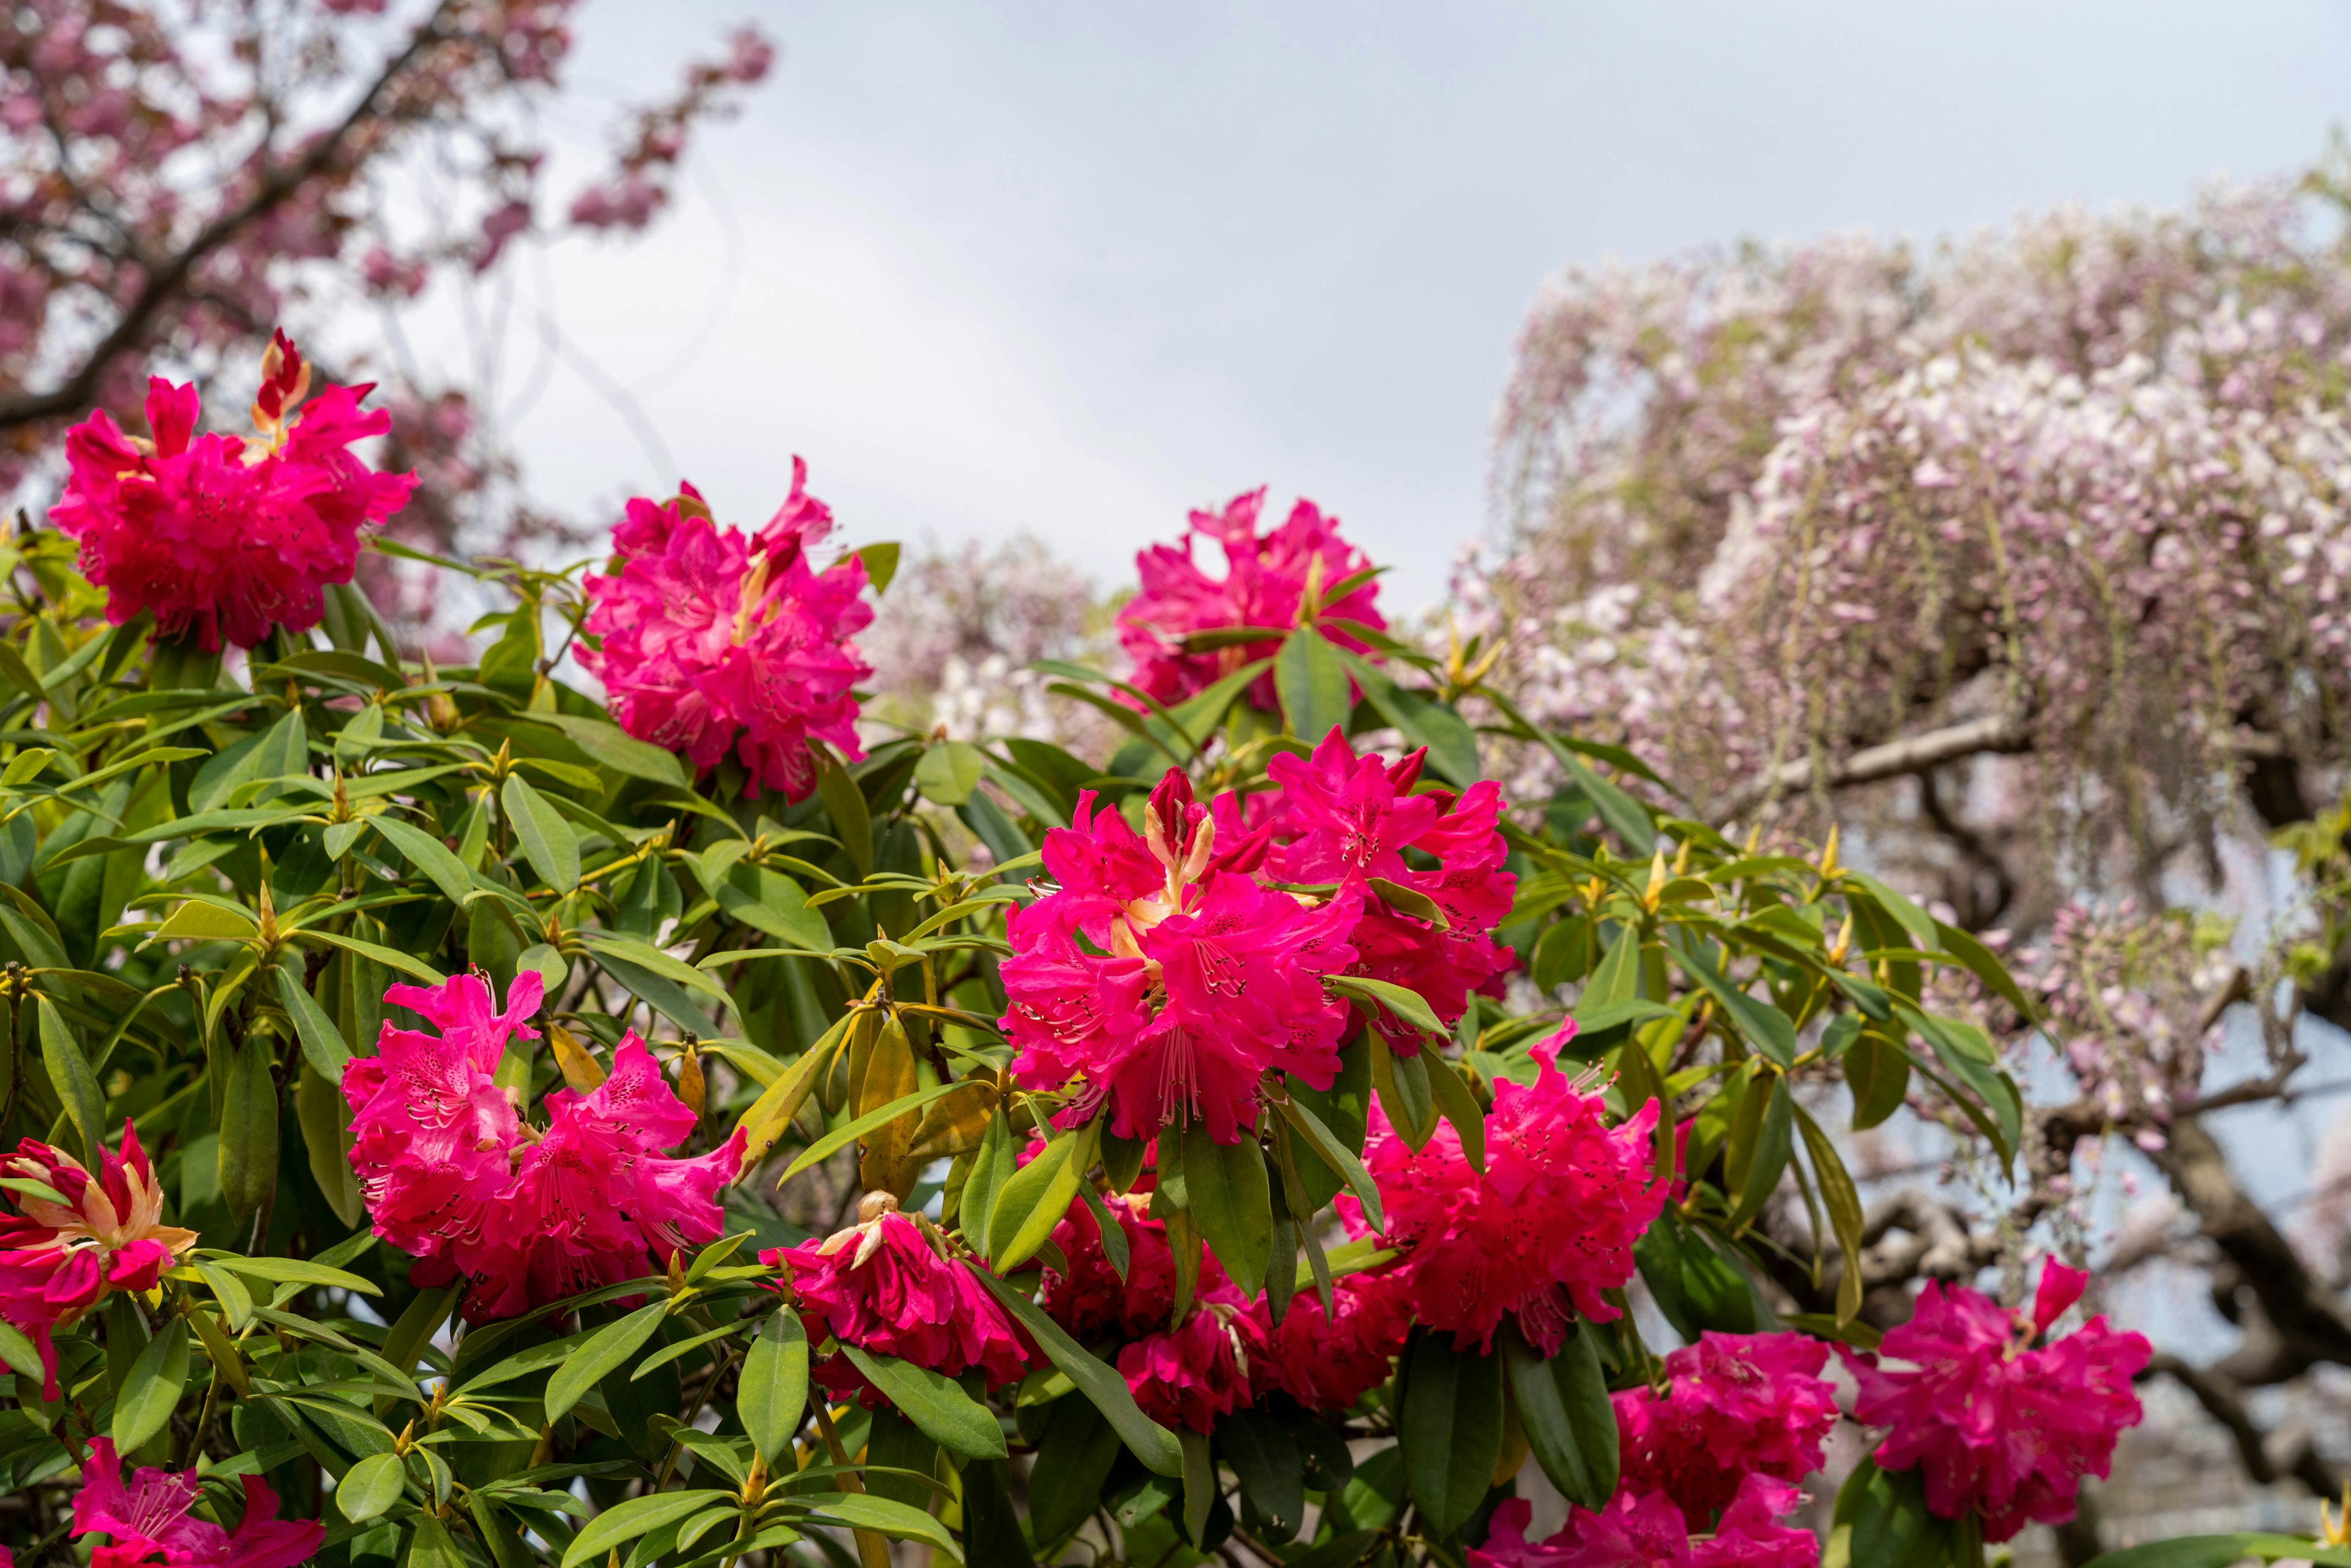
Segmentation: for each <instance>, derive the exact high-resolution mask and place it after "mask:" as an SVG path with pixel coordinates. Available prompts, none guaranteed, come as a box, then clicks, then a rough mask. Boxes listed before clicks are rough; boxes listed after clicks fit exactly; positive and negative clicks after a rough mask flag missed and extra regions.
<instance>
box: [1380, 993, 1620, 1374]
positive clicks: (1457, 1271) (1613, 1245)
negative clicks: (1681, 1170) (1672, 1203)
mask: <svg viewBox="0 0 2351 1568" xmlns="http://www.w3.org/2000/svg"><path fill="white" fill-rule="evenodd" d="M1574 1029H1575V1025H1574V1022H1573V1019H1571V1020H1569V1022H1568V1023H1567V1024H1566V1026H1565V1027H1563V1028H1562V1030H1560V1032H1559V1033H1558V1034H1556V1035H1553V1036H1552V1038H1551V1039H1550V1040H1546V1041H1544V1042H1542V1043H1541V1044H1540V1045H1538V1046H1537V1047H1536V1048H1535V1061H1536V1064H1537V1068H1538V1071H1537V1076H1536V1078H1535V1082H1534V1083H1533V1084H1532V1085H1531V1086H1529V1085H1524V1084H1519V1083H1512V1082H1508V1081H1507V1080H1505V1081H1500V1082H1496V1083H1495V1085H1494V1108H1493V1110H1492V1111H1491V1112H1490V1113H1489V1114H1488V1116H1487V1118H1486V1169H1485V1171H1484V1173H1483V1174H1482V1175H1481V1174H1479V1172H1477V1171H1475V1170H1473V1169H1471V1168H1470V1165H1469V1161H1468V1157H1467V1156H1466V1155H1463V1153H1462V1151H1461V1140H1460V1137H1459V1135H1458V1134H1457V1133H1455V1132H1454V1130H1453V1127H1452V1124H1450V1123H1440V1124H1438V1126H1437V1130H1436V1132H1435V1133H1433V1134H1430V1136H1429V1140H1428V1142H1427V1143H1426V1145H1423V1146H1422V1147H1421V1149H1420V1150H1419V1152H1418V1153H1415V1152H1414V1151H1413V1149H1412V1147H1411V1145H1408V1144H1406V1143H1405V1141H1404V1139H1403V1137H1402V1136H1401V1135H1399V1134H1397V1133H1396V1131H1395V1128H1394V1127H1393V1126H1391V1125H1390V1124H1389V1123H1388V1120H1387V1116H1386V1114H1385V1113H1384V1111H1383V1110H1382V1109H1381V1108H1380V1107H1379V1106H1378V1105H1376V1104H1374V1106H1373V1107H1372V1130H1371V1138H1370V1141H1369V1142H1368V1143H1367V1144H1366V1145H1364V1169H1365V1170H1367V1171H1369V1172H1370V1173H1371V1176H1372V1179H1373V1180H1374V1181H1375V1182H1377V1183H1378V1184H1379V1189H1380V1203H1381V1206H1382V1207H1383V1208H1384V1210H1385V1215H1384V1218H1385V1220H1386V1228H1385V1230H1384V1231H1383V1232H1382V1233H1381V1237H1382V1240H1383V1242H1384V1244H1385V1245H1387V1246H1390V1247H1393V1248H1395V1249H1396V1250H1397V1252H1398V1253H1399V1254H1401V1256H1400V1258H1399V1259H1398V1260H1397V1263H1396V1265H1395V1267H1396V1268H1397V1269H1399V1270H1402V1271H1403V1273H1404V1275H1405V1279H1406V1280H1407V1281H1409V1293H1410V1300H1411V1302H1412V1312H1413V1316H1414V1318H1415V1319H1416V1321H1417V1322H1420V1323H1422V1324H1423V1325H1425V1326H1426V1327H1428V1328H1431V1329H1438V1330H1445V1331H1448V1332H1450V1333H1452V1335H1453V1343H1454V1344H1455V1345H1456V1346H1457V1347H1458V1348H1461V1349H1465V1350H1467V1349H1470V1348H1472V1347H1475V1348H1477V1349H1479V1350H1480V1351H1484V1350H1488V1349H1490V1348H1491V1347H1492V1345H1493V1343H1494V1335H1495V1333H1496V1332H1497V1331H1498V1330H1499V1329H1500V1327H1501V1326H1502V1321H1503V1319H1504V1318H1506V1317H1508V1318H1511V1319H1514V1320H1515V1321H1516V1322H1517V1324H1518V1328H1519V1332H1520V1333H1522V1334H1524V1335H1525V1336H1526V1338H1527V1341H1528V1343H1531V1344H1532V1345H1533V1346H1534V1347H1535V1348H1536V1349H1538V1350H1540V1351H1541V1352H1542V1353H1543V1354H1545V1355H1550V1354H1552V1353H1553V1352H1555V1351H1557V1350H1558V1349H1559V1346H1560V1343H1561V1342H1562V1340H1563V1339H1564V1338H1565V1337H1566V1335H1567V1331H1568V1328H1569V1327H1570V1325H1571V1324H1572V1323H1573V1321H1574V1319H1575V1318H1576V1317H1577V1316H1582V1317H1583V1318H1585V1319H1587V1320H1589V1321H1591V1322H1602V1323H1604V1322H1614V1321H1615V1319H1616V1318H1617V1317H1618V1315H1619V1313H1618V1312H1617V1309H1616V1308H1615V1307H1614V1306H1613V1305H1611V1304H1610V1303H1609V1302H1608V1301H1607V1300H1606V1299H1605V1298H1604V1296H1603V1295H1602V1294H1601V1292H1602V1291H1613V1290H1614V1289H1616V1288H1617V1287H1619V1286H1621V1285H1623V1284H1624V1283H1625V1281H1627V1280H1630V1279H1631V1278H1632V1277H1633V1244H1634V1243H1635V1241H1637V1240H1639V1239H1640V1237H1641V1233H1642V1232H1643V1231H1645V1230H1646V1229H1648V1228H1649V1227H1650V1225H1651V1224H1652V1223H1654V1222H1655V1221H1656V1218H1657V1216H1658V1214H1659V1213H1660V1212H1662V1211H1663V1209H1664V1207H1665V1204H1666V1184H1665V1183H1664V1182H1662V1181H1656V1180H1653V1179H1652V1176H1651V1170H1652V1168H1653V1158H1654V1150H1653V1144H1654V1141H1655V1133H1656V1124H1657V1103H1656V1101H1654V1100H1652V1101H1650V1102H1649V1103H1647V1104H1646V1105H1644V1106H1642V1107H1641V1108H1640V1110H1639V1111H1637V1112H1636V1113H1634V1115H1633V1116H1632V1117H1631V1118H1629V1119H1628V1120H1626V1121H1625V1122H1623V1123H1621V1124H1618V1125H1616V1126H1614V1127H1610V1126H1608V1125H1607V1124H1605V1123H1604V1120H1603V1119H1602V1113H1603V1110H1604V1106H1603V1104H1602V1102H1601V1097H1600V1096H1599V1095H1598V1094H1597V1093H1586V1092H1582V1091H1581V1090H1580V1089H1579V1087H1578V1086H1577V1084H1576V1083H1574V1082H1571V1081H1570V1080H1569V1078H1568V1077H1567V1075H1566V1074H1565V1073H1563V1072H1562V1071H1559V1068H1558V1066H1557V1058H1558V1052H1559V1048H1560V1047H1561V1046H1562V1045H1563V1044H1564V1043H1565V1042H1566V1041H1567V1040H1570V1039H1572V1038H1573V1033H1574ZM1339 1209H1340V1213H1341V1214H1342V1216H1343V1217H1344V1218H1347V1219H1348V1220H1349V1222H1350V1226H1351V1228H1359V1227H1361V1226H1362V1225H1363V1217H1362V1211H1361V1209H1360V1207H1358V1206H1357V1205H1356V1204H1355V1202H1354V1200H1353V1198H1352V1197H1346V1196H1342V1197H1340V1199H1339Z"/></svg>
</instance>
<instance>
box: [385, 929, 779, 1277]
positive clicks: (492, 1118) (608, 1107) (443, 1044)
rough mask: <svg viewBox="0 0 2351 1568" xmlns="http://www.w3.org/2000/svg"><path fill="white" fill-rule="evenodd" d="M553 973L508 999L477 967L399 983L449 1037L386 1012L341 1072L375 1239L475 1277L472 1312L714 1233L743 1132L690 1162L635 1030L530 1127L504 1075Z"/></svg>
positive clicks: (550, 1099) (679, 1122) (688, 1126)
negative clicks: (666, 1153)
mask: <svg viewBox="0 0 2351 1568" xmlns="http://www.w3.org/2000/svg"><path fill="white" fill-rule="evenodd" d="M541 994H542V981H541V980H540V977H539V976H538V972H537V971H535V970H529V969H526V970H523V971H522V972H521V973H519V974H518V975H517V976H516V977H515V981H514V985H513V986H512V988H510V989H509V990H508V992H507V1009H506V1010H505V1011H504V1012H500V1011H498V1010H497V1007H496V1000H495V998H493V997H492V996H491V994H490V988H489V986H488V984H487V983H486V982H485V981H484V980H483V979H482V978H481V977H479V976H478V975H459V976H456V977H454V978H452V979H450V980H448V981H446V982H444V983H443V984H442V985H439V986H434V987H431V988H426V987H421V986H394V987H392V988H391V989H389V990H387V991H386V992H385V993H384V999H385V1000H386V1001H389V1002H394V1003H397V1004H399V1005H400V1006H402V1007H406V1008H411V1009H414V1010H415V1011H416V1012H418V1013H419V1014H421V1015H423V1018H424V1019H426V1021H428V1022H429V1023H431V1024H432V1025H433V1026H434V1028H435V1029H437V1030H440V1032H439V1033H438V1034H433V1033H427V1032H425V1031H423V1030H408V1029H402V1028H400V1027H398V1026H397V1025H396V1024H394V1023H392V1021H391V1020H389V1019H387V1020H386V1021H385V1023H384V1026H383V1034H382V1037H381V1040H380V1041H379V1043H378V1047H377V1050H378V1054H376V1055H375V1056H372V1057H355V1058H353V1059H352V1060H351V1061H350V1063H349V1064H348V1065H347V1066H346V1067H345V1068H344V1069H343V1094H344V1097H345V1098H346V1099H348V1100H349V1101H350V1106H351V1113H352V1115H351V1134H352V1138H353V1144H352V1148H351V1168H352V1169H353V1170H354V1171H356V1172H357V1173H358V1174H359V1177H360V1186H361V1190H362V1191H363V1192H364V1193H365V1195H366V1197H367V1205H368V1210H369V1213H370V1215H371V1217H372V1218H373V1221H374V1227H375V1233H376V1234H377V1235H378V1236H380V1237H381V1238H382V1239H384V1240H386V1241H389V1242H391V1243H392V1245H393V1246H395V1247H398V1248H400V1249H402V1251H405V1252H408V1253H410V1254H412V1255H413V1256H414V1257H415V1258H417V1259H418V1260H419V1262H418V1263H417V1264H416V1265H415V1266H414V1267H413V1269H412V1270H410V1273H409V1278H410V1279H411V1280H412V1281H414V1282H415V1283H417V1284H420V1285H433V1284H446V1283H448V1282H449V1281H453V1280H455V1279H458V1278H460V1277H461V1276H462V1277H465V1278H468V1279H470V1280H472V1281H474V1286H473V1290H472V1292H471V1293H470V1294H469V1295H468V1297H467V1298H466V1301H465V1312H466V1315H467V1316H468V1317H469V1318H471V1319H472V1320H473V1321H475V1322H484V1321H486V1320H488V1319H492V1318H502V1317H511V1316H513V1315H514V1314H516V1313H517V1312H524V1311H527V1310H528V1309H529V1308H531V1307H535V1306H539V1305H543V1304H545V1303H547V1302H549V1301H559V1300H560V1299H561V1298H563V1297H565V1296H568V1295H571V1294H574V1293H576V1292H578V1291H586V1290H590V1289H593V1288H595V1287H597V1286H600V1285H611V1284H618V1283H620V1282H621V1281H625V1280H632V1279H635V1278H638V1277H639V1276H641V1275H643V1273H644V1271H645V1270H646V1267H647V1262H648V1258H649V1257H650V1259H651V1260H653V1261H655V1262H658V1261H661V1260H666V1259H667V1258H669V1257H670V1256H671V1254H673V1253H674V1252H675V1251H677V1250H678V1249H682V1248H685V1247H691V1246H699V1245H701V1244H703V1243H705V1242H708V1241H713V1240H716V1239H717V1237H718V1235H719V1231H720V1228H721V1226H720V1220H721V1212H720V1208H719V1203H718V1194H719V1192H720V1190H721V1189H723V1188H724V1187H726V1186H727V1184H728V1183H730V1182H732V1181H733V1180H734V1179H735V1176H736V1172H737V1166H739V1165H740V1164H741V1161H742V1156H743V1149H744V1145H745V1134H743V1132H742V1130H741V1129H739V1128H738V1129H737V1131H736V1133H735V1134H734V1136H733V1137H731V1138H729V1139H728V1140H727V1141H726V1143H725V1144H724V1145H721V1146H719V1147H718V1148H716V1149H714V1150H712V1151H711V1152H710V1153H708V1154H706V1155H699V1156H697V1157H695V1158H691V1159H668V1158H664V1157H663V1155H662V1154H661V1151H662V1150H664V1149H667V1148H673V1147H674V1146H676V1145H679V1144H682V1143H684V1141H685V1140H686V1138H687V1137H688V1136H690V1135H691V1134H692V1133H693V1131H694V1128H695V1114H694V1113H693V1112H691V1111H689V1110H687V1109H686V1107H685V1106H684V1103H682V1102H680V1101H679V1099H678V1098H677V1096H676V1094H674V1092H672V1091H671V1089H670V1087H669V1085H668V1083H667V1082H664V1080H663V1078H662V1075H661V1070H660V1068H659V1067H658V1066H657V1065H656V1064H655V1063H654V1061H653V1053H652V1052H651V1051H648V1050H646V1049H645V1045H644V1042H643V1040H639V1039H638V1038H637V1036H636V1033H635V1031H633V1030H632V1031H630V1032H629V1033H628V1034H626V1035H624V1036H622V1040H621V1043H620V1045H619V1047H618V1048H617V1049H616V1050H615V1051H613V1052H612V1071H611V1075H610V1076H609V1077H607V1078H606V1079H605V1080H604V1081H603V1082H601V1084H599V1085H598V1086H597V1087H596V1088H595V1089H594V1090H592V1091H590V1092H588V1093H586V1094H580V1093H578V1092H574V1091H572V1090H570V1089H559V1090H558V1091H556V1092H554V1093H552V1094H549V1096H547V1099H546V1102H545V1109H546V1111H547V1114H548V1124H547V1125H546V1127H545V1128H543V1129H542V1128H538V1127H535V1126H532V1125H530V1124H527V1123H525V1122H524V1121H523V1120H522V1118H521V1116H520V1115H519V1114H518V1113H517V1111H516V1108H515V1106H514V1104H513V1103H512V1102H511V1101H509V1100H508V1099H507V1095H506V1093H505V1092H504V1091H502V1090H500V1089H499V1087H498V1086H497V1084H496V1082H495V1081H494V1079H493V1076H492V1075H493V1074H494V1073H495V1072H496V1069H497V1065H498V1063H499V1061H500V1060H501V1059H502V1058H503V1057H504V1056H505V1054H506V1051H507V1044H508V1042H509V1041H510V1040H536V1039H537V1038H538V1031H537V1030H533V1029H531V1028H529V1027H528V1024H526V1023H525V1022H524V1020H525V1019H528V1018H529V1017H530V1016H531V1015H532V1014H533V1013H535V1012H537V1011H538V1006H539V1000H540V998H541Z"/></svg>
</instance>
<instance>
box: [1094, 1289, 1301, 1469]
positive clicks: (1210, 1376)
mask: <svg viewBox="0 0 2351 1568" xmlns="http://www.w3.org/2000/svg"><path fill="white" fill-rule="evenodd" d="M1201 1274H1202V1279H1201V1281H1200V1285H1201V1289H1200V1296H1199V1299H1198V1300H1197V1301H1196V1302H1194V1304H1193V1307H1192V1310H1191V1311H1190V1312H1188V1313H1186V1315H1185V1318H1184V1321H1183V1322H1181V1323H1179V1324H1177V1325H1176V1326H1175V1327H1174V1328H1172V1329H1171V1328H1167V1327H1165V1326H1164V1324H1163V1326H1162V1327H1160V1328H1159V1329H1158V1330H1157V1332H1155V1333H1148V1334H1145V1335H1144V1336H1143V1337H1142V1338H1141V1339H1138V1340H1135V1341H1134V1342H1132V1343H1129V1344H1128V1345H1126V1346H1125V1347H1124V1348H1123V1349H1122V1350H1121V1351H1120V1352H1119V1353H1118V1370H1119V1374H1120V1375H1122V1376H1123V1377H1124V1378H1125V1379H1126V1386H1127V1389H1128V1391H1129V1392H1131V1393H1132V1394H1134V1402H1135V1404H1136V1405H1138V1406H1141V1407H1142V1409H1143V1413H1144V1415H1146V1416H1150V1417H1151V1418H1152V1419H1153V1420H1155V1421H1157V1422H1159V1423H1160V1424H1161V1425H1163V1426H1167V1427H1186V1428H1188V1429H1189V1430H1191V1431H1195V1432H1209V1431H1214V1430H1215V1429H1216V1425H1217V1417H1218V1416H1223V1415H1226V1414H1228V1413H1229V1412H1231V1411H1234V1410H1238V1409H1239V1408H1240V1407H1241V1406H1244V1405H1247V1404H1249V1401H1250V1399H1251V1398H1252V1397H1253V1396H1252V1395H1251V1392H1250V1387H1249V1378H1250V1375H1251V1368H1252V1367H1253V1366H1254V1365H1255V1364H1256V1363H1257V1360H1258V1358H1259V1357H1260V1356H1262V1355H1264V1354H1265V1351H1266V1322H1265V1316H1264V1313H1265V1308H1264V1305H1263V1301H1262V1298H1260V1300H1259V1301H1256V1302H1250V1301H1243V1300H1241V1294H1240V1292H1239V1291H1237V1290H1235V1289H1234V1288H1233V1287H1232V1286H1231V1285H1230V1284H1228V1283H1226V1282H1224V1281H1221V1280H1220V1281H1217V1282H1216V1283H1214V1284H1211V1283H1210V1282H1209V1281H1208V1279H1207V1270H1205V1269H1204V1270H1201Z"/></svg>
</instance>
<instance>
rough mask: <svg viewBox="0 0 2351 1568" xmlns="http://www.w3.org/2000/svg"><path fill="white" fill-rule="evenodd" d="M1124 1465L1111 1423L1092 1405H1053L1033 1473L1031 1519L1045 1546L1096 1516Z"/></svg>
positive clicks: (1079, 1401)
mask: <svg viewBox="0 0 2351 1568" xmlns="http://www.w3.org/2000/svg"><path fill="white" fill-rule="evenodd" d="M1117 1461H1118V1443H1117V1441H1116V1440H1115V1438H1114V1437H1113V1434H1112V1432H1111V1427H1110V1423H1109V1422H1108V1421H1106V1420H1104V1419H1103V1418H1102V1412H1101V1411H1099V1410H1097V1409H1095V1408H1094V1407H1093V1404H1092V1401H1090V1400H1087V1399H1084V1398H1081V1397H1078V1396H1070V1397H1067V1398H1063V1399H1061V1400H1060V1401H1058V1402H1056V1403H1055V1404H1054V1406H1053V1410H1052V1414H1051V1415H1050V1416H1046V1417H1045V1434H1044V1437H1043V1438H1042V1439H1041V1440H1040V1442H1039V1443H1038V1445H1037V1463H1036V1465H1035V1467H1034V1468H1032V1469H1030V1470H1029V1522H1030V1524H1031V1525H1032V1526H1033V1527H1034V1528H1035V1530H1036V1532H1037V1541H1038V1543H1039V1545H1040V1546H1043V1545H1046V1544H1049V1543H1050V1542H1055V1541H1059V1540H1060V1539H1061V1537H1063V1536H1065V1535H1067V1534H1069V1533H1070V1532H1071V1531H1073V1530H1075V1529H1077V1528H1078V1526H1079V1525H1081V1524H1082V1523H1084V1522H1085V1520H1086V1516H1087V1515H1088V1514H1090V1513H1092V1512H1093V1511H1094V1509H1095V1508H1096V1507H1097V1506H1098V1505H1099V1504H1100V1502H1101V1500H1102V1482H1103V1481H1104V1480H1106V1479H1109V1477H1110V1468H1111V1466H1112V1465H1113V1464H1115V1463H1116V1462H1117Z"/></svg>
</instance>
